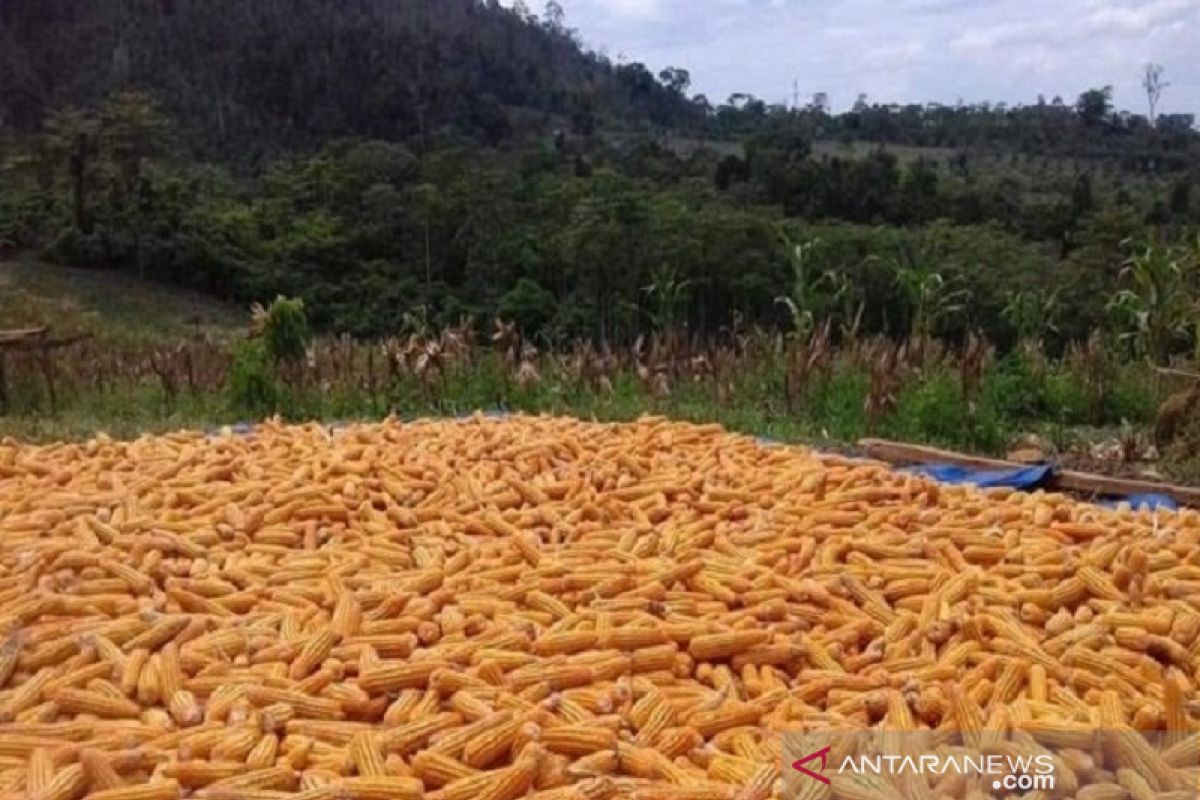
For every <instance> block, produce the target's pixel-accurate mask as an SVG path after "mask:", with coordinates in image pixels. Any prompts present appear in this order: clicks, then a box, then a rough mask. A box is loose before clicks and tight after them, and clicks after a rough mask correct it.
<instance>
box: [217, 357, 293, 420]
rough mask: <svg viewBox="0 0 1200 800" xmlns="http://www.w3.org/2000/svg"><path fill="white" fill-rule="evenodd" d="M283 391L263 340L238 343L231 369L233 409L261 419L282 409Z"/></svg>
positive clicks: (230, 397) (230, 388)
mask: <svg viewBox="0 0 1200 800" xmlns="http://www.w3.org/2000/svg"><path fill="white" fill-rule="evenodd" d="M282 399H283V391H282V388H281V387H280V385H279V381H278V380H277V379H276V377H275V370H274V368H273V366H272V364H271V358H270V356H268V354H267V348H266V346H265V345H264V344H263V342H262V341H258V340H250V341H246V342H241V343H239V344H238V345H237V346H235V347H234V350H233V361H232V363H231V365H230V369H229V401H230V406H231V408H232V410H233V411H235V412H237V413H239V414H244V415H248V416H249V417H251V418H254V419H258V418H261V417H265V416H268V415H270V414H273V413H275V412H276V411H278V410H279V407H280V405H281V402H282Z"/></svg>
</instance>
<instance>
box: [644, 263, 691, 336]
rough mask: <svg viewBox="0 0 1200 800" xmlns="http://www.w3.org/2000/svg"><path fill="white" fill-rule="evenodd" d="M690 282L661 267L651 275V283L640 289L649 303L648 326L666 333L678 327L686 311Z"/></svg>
mask: <svg viewBox="0 0 1200 800" xmlns="http://www.w3.org/2000/svg"><path fill="white" fill-rule="evenodd" d="M691 286H692V282H691V281H690V280H686V279H681V278H680V277H679V276H678V274H677V272H676V270H675V268H674V267H670V266H666V265H662V266H660V267H658V268H656V269H655V270H654V271H653V273H652V274H651V282H650V284H649V285H648V286H644V287H642V291H643V292H645V293H646V296H647V298H648V299H649V301H650V309H649V316H650V325H651V327H652V329H653V330H655V331H667V330H671V329H673V328H675V327H676V326H678V325H679V323H680V321H681V320H682V319H683V318H684V314H685V312H686V311H687V304H688V300H689V297H690V295H689V293H690V291H691Z"/></svg>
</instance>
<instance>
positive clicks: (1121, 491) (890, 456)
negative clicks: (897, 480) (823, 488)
mask: <svg viewBox="0 0 1200 800" xmlns="http://www.w3.org/2000/svg"><path fill="white" fill-rule="evenodd" d="M858 446H859V447H861V448H862V449H863V451H864V452H865V453H866V454H867V455H868V456H870V457H871V458H877V459H879V460H881V461H887V462H888V463H890V464H901V463H940V464H956V465H958V466H963V467H974V468H976V469H1020V468H1021V467H1026V466H1029V465H1028V464H1014V463H1013V462H1011V461H1001V460H1000V459H996V458H983V457H981V456H971V455H967V454H965V453H956V452H954V451H953V450H942V449H941V448H937V447H925V446H923V445H915V444H905V443H903V442H890V441H887V440H884V439H861V440H859V442H858ZM1046 486H1047V488H1051V489H1066V490H1069V491H1073V492H1081V493H1085V494H1093V495H1113V496H1123V495H1131V494H1162V495H1166V496H1167V497H1170V498H1171V499H1173V500H1175V501H1176V502H1177V503H1181V504H1183V505H1188V506H1195V507H1200V489H1195V488H1192V487H1190V486H1178V485H1176V484H1171V483H1159V482H1156V481H1146V480H1136V479H1132V478H1112V477H1108V476H1106V475H1095V474H1093V473H1090V472H1075V471H1073V470H1062V471H1058V470H1055V471H1054V472H1052V473H1051V475H1050V477H1049V479H1048V480H1047V482H1046Z"/></svg>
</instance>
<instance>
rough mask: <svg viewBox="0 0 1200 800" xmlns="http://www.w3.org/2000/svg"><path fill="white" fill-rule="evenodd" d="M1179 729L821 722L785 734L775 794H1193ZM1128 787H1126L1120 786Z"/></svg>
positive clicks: (868, 797) (1197, 787) (799, 799)
mask: <svg viewBox="0 0 1200 800" xmlns="http://www.w3.org/2000/svg"><path fill="white" fill-rule="evenodd" d="M1186 737H1187V732H1169V731H1139V730H1134V729H1132V728H1127V729H1121V730H1098V729H1095V728H1092V727H1088V726H1084V725H1078V724H1074V725H1064V726H1062V727H1059V726H1050V725H1040V726H1031V729H1030V730H1028V731H1023V730H1008V731H981V732H977V733H974V734H964V733H962V732H959V731H952V730H924V731H887V730H878V729H870V730H863V729H859V730H840V731H835V730H829V731H807V732H800V731H797V732H794V733H786V734H784V736H783V764H782V765H781V766H782V777H783V781H782V783H783V786H782V791H781V792H780V797H781V798H782V799H783V800H844V799H845V798H854V800H923V799H924V798H929V797H940V798H946V799H947V800H968V798H977V799H982V798H1011V797H1019V796H1027V797H1028V796H1031V793H1033V794H1037V793H1041V794H1042V795H1044V796H1055V797H1085V796H1091V797H1118V796H1134V797H1138V796H1145V797H1160V798H1168V797H1169V798H1171V800H1200V782H1197V781H1196V779H1195V772H1194V769H1195V766H1196V761H1195V750H1194V744H1193V743H1192V742H1191V740H1189V739H1188V738H1186ZM1127 786H1131V787H1134V790H1133V791H1131V790H1127V789H1126V788H1125V787H1127Z"/></svg>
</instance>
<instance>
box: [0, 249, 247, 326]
mask: <svg viewBox="0 0 1200 800" xmlns="http://www.w3.org/2000/svg"><path fill="white" fill-rule="evenodd" d="M245 318H246V315H245V312H244V311H243V310H242V309H238V308H236V307H234V306H231V305H225V304H222V303H219V302H216V301H214V300H213V299H212V298H210V297H207V296H205V295H202V294H199V293H196V292H189V291H186V290H182V289H176V288H173V287H167V286H160V285H158V284H152V283H147V282H145V281H139V280H137V279H136V278H132V277H129V276H126V275H121V274H119V273H116V272H111V271H104V272H100V271H92V270H86V269H75V268H71V267H59V266H53V265H51V264H47V263H45V262H42V261H38V260H34V259H30V258H22V257H18V258H17V259H16V260H12V261H0V320H3V323H0V327H4V328H23V327H37V326H41V325H49V326H50V327H51V331H52V333H53V334H55V335H69V334H76V333H90V334H92V335H93V336H96V337H98V338H101V339H104V340H105V341H111V342H115V343H144V342H156V341H173V340H178V339H179V338H181V337H184V336H189V335H193V334H196V333H198V332H199V333H209V334H215V335H218V336H220V335H224V334H226V333H228V332H231V331H233V330H235V329H239V328H242V327H244V326H245Z"/></svg>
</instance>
